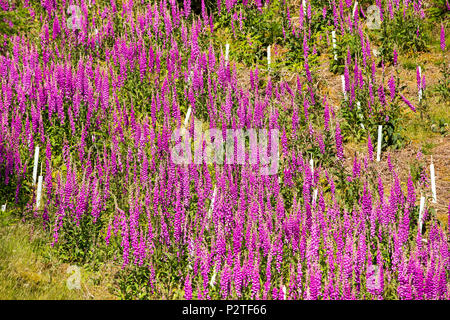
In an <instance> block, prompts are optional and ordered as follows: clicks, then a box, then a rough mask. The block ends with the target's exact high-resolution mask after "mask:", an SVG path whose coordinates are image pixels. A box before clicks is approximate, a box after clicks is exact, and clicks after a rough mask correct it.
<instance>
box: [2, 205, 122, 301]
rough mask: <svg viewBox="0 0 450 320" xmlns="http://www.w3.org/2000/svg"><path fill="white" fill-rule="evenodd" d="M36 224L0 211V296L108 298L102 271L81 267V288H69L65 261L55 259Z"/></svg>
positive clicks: (41, 298)
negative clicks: (90, 270)
mask: <svg viewBox="0 0 450 320" xmlns="http://www.w3.org/2000/svg"><path fill="white" fill-rule="evenodd" d="M44 232H45V231H43V230H42V227H40V226H36V227H35V226H34V225H33V224H31V223H23V222H21V221H20V220H18V219H16V218H15V217H14V216H13V215H11V214H10V213H9V212H2V213H0V299H1V300H10V299H13V300H79V299H93V298H95V299H112V298H114V297H113V296H112V295H111V294H110V293H109V292H108V290H106V289H107V288H106V286H102V284H104V282H105V281H107V280H108V277H105V279H101V281H99V278H100V275H101V274H102V273H103V272H98V273H97V274H93V273H92V272H89V271H87V270H85V269H84V268H81V274H82V278H81V288H80V289H72V290H70V289H69V288H68V287H67V280H68V278H69V277H70V276H71V274H70V273H67V271H68V268H69V265H68V264H64V263H60V262H58V259H57V257H56V256H55V255H54V254H53V251H52V248H51V246H50V245H49V239H48V236H46V235H45V234H44Z"/></svg>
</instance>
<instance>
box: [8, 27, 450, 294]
mask: <svg viewBox="0 0 450 320" xmlns="http://www.w3.org/2000/svg"><path fill="white" fill-rule="evenodd" d="M31 29H32V30H29V32H30V34H38V30H37V29H36V30H33V28H31ZM216 34H218V38H220V37H221V36H222V37H225V36H224V35H222V34H221V33H220V32H218V33H216ZM435 34H437V33H435ZM448 38H449V33H447V43H449V41H448ZM432 39H434V40H433V41H432V43H431V44H430V52H428V53H421V54H412V55H411V56H409V57H405V56H402V55H400V57H399V62H400V63H399V64H400V67H399V68H400V70H399V71H400V73H401V74H402V79H403V80H404V81H406V82H407V83H408V89H407V96H408V97H416V96H417V94H416V91H415V89H414V88H415V81H416V78H415V77H416V75H415V68H416V65H417V63H420V65H421V66H422V68H423V70H424V72H425V74H426V77H427V84H428V88H429V90H428V91H429V93H428V99H429V115H430V120H431V121H430V123H429V124H427V125H424V122H423V121H422V120H421V119H420V116H419V114H417V113H412V112H409V111H408V110H407V111H406V112H405V114H404V123H403V127H404V128H405V131H404V134H405V136H406V137H407V138H408V139H409V140H410V141H411V143H410V144H409V145H408V146H407V148H405V149H402V150H396V151H393V152H391V154H392V155H393V157H392V158H393V159H394V164H397V166H398V167H400V166H401V167H403V170H402V171H403V174H407V173H408V172H407V171H408V170H409V165H408V161H409V159H411V155H413V154H414V153H415V152H417V150H418V149H419V148H422V151H423V153H424V155H425V156H426V157H427V160H428V159H429V155H433V157H434V159H435V164H436V173H437V184H438V186H437V187H438V204H437V205H436V207H437V208H438V216H439V218H440V220H441V222H442V223H444V224H446V219H447V212H446V208H447V206H448V201H449V195H450V171H449V170H450V169H449V168H450V163H449V161H450V137H449V136H448V135H447V136H444V135H442V134H440V133H436V132H433V130H432V128H431V124H432V123H433V121H438V120H439V119H442V120H443V121H444V122H446V123H449V124H450V112H449V110H450V102H449V101H445V100H443V99H442V98H439V94H437V93H435V92H433V88H434V87H435V86H436V84H437V79H438V78H441V77H442V74H440V73H438V72H439V71H438V70H439V68H438V67H437V65H438V63H439V62H440V61H442V60H443V59H445V60H446V61H447V62H448V61H450V58H449V56H448V51H447V55H446V57H445V58H444V57H442V54H441V53H440V52H439V40H438V38H437V37H436V38H433V37H432ZM219 40H220V39H219ZM242 74H244V77H245V78H246V76H247V75H248V73H245V72H243V73H242ZM324 76H325V77H326V79H324V80H326V81H327V83H329V84H330V87H329V88H328V89H329V90H331V91H336V96H338V93H339V92H340V90H341V88H340V86H341V84H340V78H339V76H338V75H333V74H331V73H329V72H325V75H324ZM245 80H248V79H245ZM333 84H335V86H333ZM331 96H333V95H332V94H331ZM411 102H413V104H414V105H416V103H417V98H415V99H414V98H413V99H411ZM365 150H366V146H365V144H361V143H349V144H348V145H347V146H346V153H347V154H353V151H361V152H365ZM435 157H436V158H435ZM405 163H406V165H405ZM380 165H381V166H387V164H386V163H385V162H384V163H380ZM380 169H381V170H383V168H380ZM402 180H403V181H405V178H404V177H403V178H402ZM389 189H390V187H389V186H387V190H389ZM50 236H51V235H50ZM50 240H51V239H50V238H49V234H48V233H47V232H44V231H43V230H42V228H41V226H35V225H33V223H32V222H26V223H23V222H22V221H20V220H18V219H16V218H13V216H12V215H11V213H8V212H6V213H1V212H0V299H112V298H115V297H116V296H115V295H114V294H112V293H111V292H112V291H113V290H114V289H113V288H112V287H114V284H113V283H114V275H115V272H114V271H113V270H115V269H114V268H113V267H111V265H109V266H103V267H101V268H100V269H98V270H96V271H90V270H89V269H90V268H89V266H84V267H83V268H82V281H81V289H80V290H69V289H68V288H67V285H66V281H67V279H68V277H69V276H70V274H68V273H67V268H68V267H69V265H68V264H64V263H61V262H60V261H58V259H57V257H56V256H55V253H54V251H53V250H52V248H51V247H50V246H49V243H50ZM116 268H117V266H116Z"/></svg>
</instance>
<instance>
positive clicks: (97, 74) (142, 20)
mask: <svg viewBox="0 0 450 320" xmlns="http://www.w3.org/2000/svg"><path fill="white" fill-rule="evenodd" d="M0 3H1V4H0V5H1V7H2V10H3V11H2V12H3V13H2V14H3V16H2V18H3V22H2V23H3V24H2V25H1V28H4V30H6V29H8V30H9V31H8V32H6V31H5V33H4V36H3V38H2V39H1V41H0V82H1V95H0V110H1V118H0V133H1V134H0V192H1V195H0V200H1V201H2V203H0V204H1V205H4V204H5V203H6V205H5V206H4V207H3V210H14V211H16V212H17V214H18V215H19V216H20V217H22V218H23V219H24V220H32V221H35V222H37V223H39V224H40V225H41V226H42V228H43V229H45V230H46V232H48V233H50V234H52V235H53V241H52V242H51V243H50V244H49V245H51V246H53V248H54V249H55V251H56V252H58V254H59V256H60V258H61V259H62V260H64V261H68V262H73V263H80V264H82V263H87V262H89V261H93V260H96V259H97V260H102V261H115V262H116V263H117V264H118V265H119V266H120V267H121V269H122V271H121V272H122V273H121V279H120V286H121V292H122V297H123V298H152V299H154V298H156V299H161V298H166V299H172V298H186V299H237V298H238V299H448V298H449V295H450V286H449V275H450V273H449V272H450V255H449V243H448V236H449V229H448V228H449V225H448V221H450V220H448V221H447V223H446V224H443V223H442V221H440V220H439V219H437V216H436V210H434V209H433V204H434V202H433V200H434V198H435V194H433V192H432V186H434V185H435V184H436V183H438V182H436V181H435V180H434V175H433V174H434V173H431V172H430V171H429V169H430V168H429V166H428V165H426V163H427V162H426V161H425V160H424V158H423V155H421V154H420V152H419V154H418V155H417V160H416V161H417V163H418V164H419V166H420V168H421V170H420V172H419V174H418V175H414V174H412V173H411V174H410V175H409V178H407V179H403V180H402V178H401V176H400V174H399V171H398V168H396V167H395V166H394V165H393V164H392V162H391V160H392V159H391V158H390V157H389V155H388V154H389V153H388V151H389V150H390V148H395V147H397V148H398V147H399V146H400V147H401V143H402V136H401V131H400V129H399V122H400V116H401V114H402V113H404V112H418V113H420V114H421V115H422V116H423V117H424V118H426V115H427V111H428V109H429V108H430V106H429V105H428V103H427V84H426V79H425V76H424V75H422V70H421V68H420V67H417V92H416V94H415V95H414V96H408V95H407V94H406V93H404V88H405V86H404V83H403V81H404V79H402V77H401V76H400V74H399V73H398V72H397V71H396V70H397V69H396V67H397V64H398V57H399V55H401V54H405V53H406V52H408V51H417V52H418V51H421V50H424V48H425V47H424V46H425V44H426V39H425V40H424V38H425V36H422V33H423V30H425V29H424V28H425V22H427V23H428V20H426V19H428V16H426V10H425V7H424V2H423V1H420V0H417V1H416V0H412V1H410V0H403V1H399V0H377V1H375V3H373V4H372V3H370V2H368V1H362V2H355V1H351V0H346V1H343V0H340V1H337V0H332V1H325V0H314V1H312V0H305V1H303V2H302V3H295V4H294V3H290V1H288V0H274V1H272V2H270V3H269V1H267V2H265V3H263V2H262V1H260V0H255V1H254V2H253V1H242V2H239V1H236V0H227V1H224V2H222V1H221V0H218V1H217V3H216V2H212V1H208V0H205V1H204V0H202V1H198V3H197V2H196V3H194V2H192V3H191V1H190V0H184V1H183V2H182V1H178V2H177V1H175V0H169V1H167V0H164V1H159V0H158V1H156V0H155V1H144V0H142V1H141V0H134V1H133V0H122V1H121V0H104V1H102V0H91V1H88V0H73V1H66V0H63V1H56V0H41V1H40V2H39V1H26V0H24V1H6V0H3V1H0ZM11 3H13V4H11ZM369 7H370V9H368V8H369ZM448 8H449V5H448V2H447V3H446V7H443V8H441V10H443V11H442V12H441V16H439V15H437V14H435V16H437V18H436V20H435V21H434V22H433V23H434V24H435V25H437V26H438V29H439V30H440V50H441V51H442V55H443V57H445V55H446V53H447V47H446V44H445V41H446V35H445V33H446V28H447V26H446V25H445V23H446V21H445V17H446V15H447V13H448V10H449V9H448ZM13 12H18V14H17V15H16V16H14V15H13V16H11V15H7V14H10V13H13ZM373 12H375V13H373ZM427 14H428V11H427ZM4 30H3V31H4ZM11 30H13V31H11ZM321 61H326V62H327V63H328V66H329V72H332V73H333V74H336V75H341V78H342V91H341V93H340V96H339V97H338V101H336V99H335V97H331V96H330V94H329V93H327V92H328V91H327V87H328V84H327V83H324V82H323V81H322V80H321V79H320V77H319V73H320V72H321V71H320V69H321ZM445 68H446V65H445V64H444V69H445ZM444 71H445V74H447V73H446V72H447V71H446V70H444ZM444 83H445V85H446V86H447V85H448V80H447V78H445V79H444ZM415 101H417V103H415ZM380 125H381V127H379V126H380ZM183 128H184V129H183ZM213 128H217V130H216V131H215V132H216V137H215V140H214V142H212V141H211V140H210V138H211V137H210V136H209V135H208V134H204V133H206V132H209V133H211V132H212V130H211V129H213ZM379 128H380V129H381V130H380V129H379ZM177 129H178V131H177ZM180 129H183V130H180ZM208 129H209V130H208ZM252 129H253V130H255V132H258V134H259V139H260V140H259V141H261V139H262V140H264V137H263V136H264V133H267V134H269V133H270V132H276V133H278V132H279V142H280V143H279V148H278V151H277V153H276V156H274V155H275V153H274V152H272V150H271V147H273V144H274V142H276V144H275V145H276V146H278V139H277V140H271V139H267V140H268V145H267V144H266V145H263V147H262V146H261V143H259V144H258V143H256V144H253V147H255V146H256V149H255V148H252V141H251V139H252V138H251V137H249V141H247V140H245V143H244V151H243V152H244V153H243V157H242V159H240V160H241V161H238V159H237V158H236V155H234V156H233V154H231V156H230V157H229V158H226V159H227V160H228V161H218V160H217V159H218V158H215V159H216V160H217V161H213V160H212V159H211V158H208V157H206V156H205V155H206V153H208V152H210V153H211V152H212V154H214V155H215V156H218V155H219V148H217V147H214V146H217V144H218V141H219V140H221V139H219V138H218V137H220V138H223V141H227V134H228V135H229V134H230V132H232V131H230V130H234V131H233V132H237V131H238V130H242V131H247V132H248V131H251V130H252ZM259 129H265V131H258V130H259ZM379 130H380V131H379ZM175 131H177V132H181V133H182V134H181V135H176V138H174V135H173V132H175ZM205 137H206V138H205ZM231 138H232V139H234V138H233V137H231ZM276 138H278V136H276ZM180 139H181V140H180ZM349 139H356V140H357V141H359V142H362V143H364V145H365V148H364V152H360V153H355V154H348V153H347V152H346V151H345V143H346V142H347V141H349ZM378 139H380V140H378ZM180 141H181V142H182V144H181V145H184V146H187V148H184V149H183V150H184V151H183V152H184V153H183V152H182V153H183V157H184V158H183V159H184V161H183V162H182V163H179V162H176V161H174V155H173V152H174V148H175V145H177V143H180ZM228 141H229V140H228ZM231 141H232V142H234V144H233V143H231V146H232V147H233V148H232V149H231V150H232V151H233V150H235V149H236V150H237V149H238V147H237V144H238V142H239V141H237V140H236V141H235V140H231ZM183 142H184V144H183ZM266 142H267V141H266ZM196 145H197V146H198V145H200V160H199V159H198V158H197V159H196V161H194V159H193V158H194V152H192V154H191V155H190V157H187V155H189V153H190V150H191V147H192V150H194V149H195V146H196ZM208 146H209V149H208ZM378 146H379V148H378ZM227 147H228V148H229V146H228V145H227ZM234 147H236V148H234ZM266 147H267V149H266ZM228 148H227V152H228V151H229V149H228ZM207 149H208V150H209V151H208V152H205V153H203V151H202V150H207ZM197 151H198V149H196V152H195V153H196V155H197V156H198V152H197ZM255 151H256V152H255ZM266 151H267V152H266ZM269 154H270V159H271V161H275V162H276V163H275V167H276V170H275V172H270V173H269V174H267V173H266V174H264V173H263V171H261V170H260V169H261V167H263V165H266V164H267V161H266V162H264V160H267V158H268V157H269ZM204 156H205V157H204ZM378 156H379V158H380V159H377V157H378ZM227 157H228V153H227ZM252 160H253V161H252ZM377 160H379V161H377ZM382 163H387V164H388V168H389V170H388V171H387V172H381V170H380V165H381V164H382ZM421 196H423V197H424V200H425V201H423V200H422V205H421ZM447 196H448V195H447ZM438 200H439V201H440V202H442V201H444V202H445V201H447V202H448V200H449V199H438ZM421 209H422V210H421ZM448 211H449V212H450V204H449V206H448ZM449 219H450V218H449Z"/></svg>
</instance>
